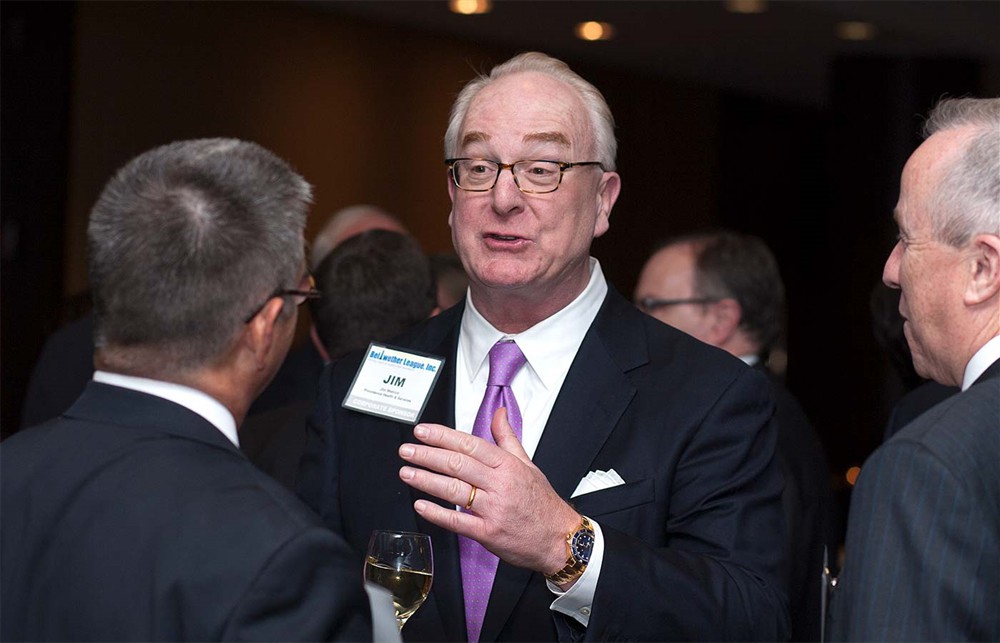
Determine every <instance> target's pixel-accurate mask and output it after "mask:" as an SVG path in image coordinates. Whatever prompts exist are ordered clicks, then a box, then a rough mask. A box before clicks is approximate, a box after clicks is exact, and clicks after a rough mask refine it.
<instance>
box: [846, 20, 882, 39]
mask: <svg viewBox="0 0 1000 643" xmlns="http://www.w3.org/2000/svg"><path fill="white" fill-rule="evenodd" d="M876 31H877V30H876V29H875V25H873V24H872V23H870V22H838V23H837V37H838V38H840V39H841V40H872V39H874V38H875V33H876Z"/></svg>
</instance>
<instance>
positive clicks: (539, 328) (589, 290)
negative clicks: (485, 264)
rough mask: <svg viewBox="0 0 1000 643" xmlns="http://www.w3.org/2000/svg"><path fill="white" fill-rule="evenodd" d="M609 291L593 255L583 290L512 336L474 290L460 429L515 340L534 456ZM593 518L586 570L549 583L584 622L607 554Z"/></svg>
mask: <svg viewBox="0 0 1000 643" xmlns="http://www.w3.org/2000/svg"><path fill="white" fill-rule="evenodd" d="M607 292H608V285H607V282H606V281H605V279H604V273H603V272H602V271H601V265H600V263H599V262H598V261H597V259H594V258H593V257H591V258H590V281H589V282H588V284H587V287H586V288H585V289H584V290H583V292H582V293H580V295H579V296H578V297H577V298H576V299H574V300H573V301H572V302H571V303H570V304H569V305H568V306H566V307H565V308H563V309H562V310H560V311H559V312H557V313H555V314H554V315H552V316H551V317H549V318H548V319H545V320H543V321H541V322H539V323H537V324H535V325H534V326H532V327H531V328H529V329H528V330H526V331H524V332H521V333H516V334H513V335H511V334H506V333H503V332H501V331H499V330H497V329H496V328H494V327H493V325H492V324H490V323H489V322H488V321H486V319H485V318H484V317H483V316H482V314H480V313H479V311H478V310H476V307H475V304H474V303H473V301H472V296H471V294H470V295H469V296H468V297H466V299H465V302H466V303H465V313H464V314H463V316H462V325H461V331H460V334H459V338H458V354H457V355H456V366H455V369H456V377H455V428H456V429H457V430H459V431H462V432H464V433H470V434H471V433H472V425H473V424H474V422H475V420H476V414H477V413H478V412H479V406H480V404H481V403H482V400H483V396H484V395H485V394H486V383H487V381H488V379H489V372H490V364H489V352H490V348H492V347H493V345H494V344H496V343H497V342H498V341H500V340H501V339H512V340H514V341H515V342H517V346H518V348H520V349H521V352H522V353H524V356H525V358H527V363H526V364H525V365H524V367H523V368H521V370H520V371H518V373H517V375H515V376H514V380H513V381H512V382H511V385H510V388H511V390H512V391H513V393H514V397H515V398H516V399H517V405H518V408H520V409H521V419H522V427H521V444H522V446H523V447H524V450H525V452H527V454H528V457H534V454H535V449H536V448H537V447H538V443H539V441H540V440H541V439H542V432H543V431H544V430H545V425H546V423H547V422H548V420H549V414H550V413H551V412H552V407H553V406H554V405H555V401H556V397H558V395H559V391H560V389H561V388H562V385H563V382H564V381H565V379H566V375H567V373H569V368H570V366H571V365H572V364H573V360H574V359H575V358H576V353H577V351H578V350H579V349H580V344H581V343H583V337H584V335H586V334H587V331H588V330H589V329H590V326H591V324H592V323H593V322H594V319H595V318H596V317H597V312H598V310H600V308H601V305H602V304H603V303H604V298H605V295H607ZM591 522H592V523H593V525H594V536H595V542H594V550H593V553H592V555H591V557H590V562H589V564H588V565H587V570H586V571H585V572H584V573H583V575H582V576H581V577H580V578H579V579H578V580H577V582H576V584H574V585H573V587H571V588H570V589H569V590H568V591H566V592H562V591H561V590H560V589H559V587H558V586H557V585H553V584H552V583H548V587H549V589H550V590H551V591H552V592H553V593H554V594H556V595H557V597H556V599H555V601H553V603H552V605H551V609H553V610H556V611H558V612H561V613H563V614H566V615H567V616H570V617H571V618H574V619H576V620H577V621H579V622H580V623H582V624H583V625H584V627H586V625H587V623H588V622H589V619H590V606H591V604H592V603H593V601H594V591H595V590H596V589H597V579H598V577H599V576H600V573H601V564H602V562H603V558H604V536H603V534H602V533H601V527H600V525H598V524H597V523H596V522H594V521H593V520H591Z"/></svg>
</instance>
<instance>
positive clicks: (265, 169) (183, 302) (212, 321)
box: [87, 139, 311, 376]
mask: <svg viewBox="0 0 1000 643" xmlns="http://www.w3.org/2000/svg"><path fill="white" fill-rule="evenodd" d="M310 200H311V187H310V186H309V184H308V183H306V181H305V180H304V179H303V178H302V177H301V176H299V175H298V174H296V173H295V172H294V171H293V170H292V168H291V167H290V166H289V165H288V164H287V163H285V162H284V161H282V160H281V159H279V158H278V157H276V156H275V155H274V154H272V153H271V152H269V151H267V150H265V149H264V148H262V147H260V146H259V145H256V144H254V143H248V142H243V141H238V140H234V139H201V140H191V141H181V142H176V143H171V144H169V145H165V146H162V147H158V148H155V149H153V150H150V151H148V152H146V153H144V154H142V155H140V156H138V157H136V158H135V159H133V160H132V161H130V162H129V163H128V164H126V165H125V166H124V167H123V168H122V169H120V170H119V171H118V173H117V174H116V175H115V176H114V177H113V178H112V179H111V181H109V182H108V184H107V186H106V187H105V188H104V191H103V193H102V194H101V196H100V198H99V199H98V201H97V204H96V205H95V206H94V208H93V210H92V211H91V214H90V223H89V226H88V229H87V241H88V251H89V272H90V285H91V289H92V291H93V295H94V315H95V334H96V337H95V344H96V348H97V351H98V355H99V358H100V359H101V360H102V362H103V365H102V367H103V368H108V369H111V370H117V371H120V372H125V373H130V374H144V375H150V376H153V375H159V376H163V375H167V374H176V373H183V372H190V371H192V370H195V369H199V368H202V367H204V366H206V365H208V364H211V363H213V361H215V360H217V359H219V358H220V357H221V356H222V355H223V354H224V353H225V351H226V350H227V349H228V348H229V347H230V346H231V344H232V342H233V340H234V339H235V337H236V336H237V334H238V333H239V332H240V331H241V330H242V328H243V325H244V321H245V319H246V316H247V315H248V314H250V313H251V312H253V309H254V308H255V307H256V306H258V305H259V304H260V302H261V301H263V300H264V299H265V298H266V297H267V296H268V295H269V294H271V293H274V292H276V291H277V290H279V289H287V288H295V287H296V286H297V285H298V284H299V282H300V277H301V274H302V269H303V263H304V256H303V255H304V247H303V236H302V234H303V228H304V226H305V220H306V213H307V208H308V205H309V202H310ZM291 306H292V304H291V303H288V302H286V312H288V311H290V310H291ZM151 355H156V359H155V360H150V359H149V358H150V356H151Z"/></svg>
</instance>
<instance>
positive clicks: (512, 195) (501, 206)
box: [490, 169, 524, 215]
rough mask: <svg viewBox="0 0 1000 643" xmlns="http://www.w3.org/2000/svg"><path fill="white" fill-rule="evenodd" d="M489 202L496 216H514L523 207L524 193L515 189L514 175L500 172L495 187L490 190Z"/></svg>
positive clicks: (509, 172) (508, 170)
mask: <svg viewBox="0 0 1000 643" xmlns="http://www.w3.org/2000/svg"><path fill="white" fill-rule="evenodd" d="M490 200H491V202H492V204H493V209H494V210H495V211H496V212H497V214H501V215H509V214H516V213H517V212H519V211H520V210H521V208H523V207H524V193H523V192H521V191H520V190H519V189H518V188H517V183H516V182H515V181H514V173H513V171H511V170H510V169H507V171H506V172H505V171H503V170H500V175H499V176H498V177H497V182H496V185H494V186H493V189H492V190H490Z"/></svg>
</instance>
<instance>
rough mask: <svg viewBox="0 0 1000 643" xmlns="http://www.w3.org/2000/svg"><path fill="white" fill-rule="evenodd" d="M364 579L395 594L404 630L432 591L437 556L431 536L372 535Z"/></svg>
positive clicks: (396, 607)
mask: <svg viewBox="0 0 1000 643" xmlns="http://www.w3.org/2000/svg"><path fill="white" fill-rule="evenodd" d="M365 580H368V581H371V582H373V583H375V584H376V585H381V586H382V587H385V588H386V589H388V590H389V591H390V592H392V604H393V607H394V608H395V609H396V625H398V626H399V629H400V631H402V629H403V626H404V625H406V621H407V619H409V618H410V617H411V616H413V613H414V612H416V611H417V608H419V607H420V606H421V605H423V603H424V600H425V599H426V598H427V595H428V594H429V593H430V591H431V582H432V581H433V580H434V553H433V551H432V550H431V537H430V536H428V535H427V534H417V533H413V532H410V531H383V530H375V531H373V532H372V535H371V539H370V540H369V541H368V557H367V558H366V559H365Z"/></svg>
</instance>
